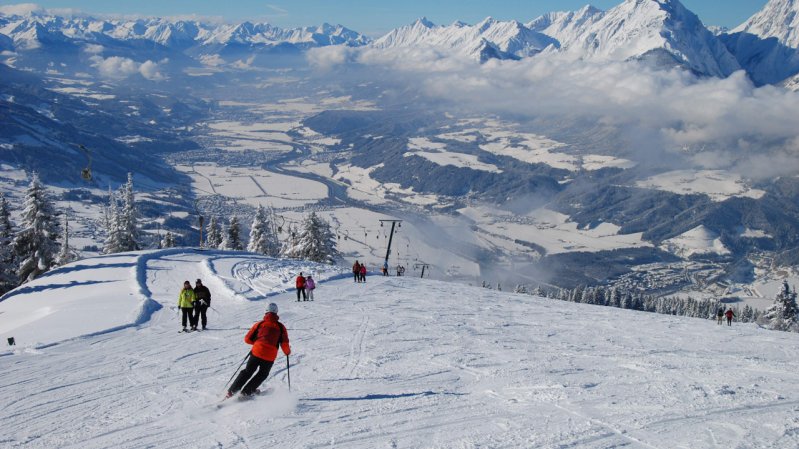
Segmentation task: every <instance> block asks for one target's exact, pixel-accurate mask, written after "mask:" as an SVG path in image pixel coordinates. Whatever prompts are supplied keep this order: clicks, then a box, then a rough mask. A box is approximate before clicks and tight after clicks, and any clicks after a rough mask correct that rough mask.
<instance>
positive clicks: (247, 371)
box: [230, 354, 275, 395]
mask: <svg viewBox="0 0 799 449" xmlns="http://www.w3.org/2000/svg"><path fill="white" fill-rule="evenodd" d="M274 363H275V362H269V361H266V360H264V359H260V358H258V357H256V356H254V355H252V354H250V358H249V360H247V366H245V367H244V369H243V370H241V372H240V373H239V375H238V376H236V380H235V381H233V385H231V386H230V392H231V393H233V394H235V393H236V392H237V391H239V390H241V394H244V395H250V394H253V393H255V390H256V389H258V387H259V386H260V385H261V383H263V381H265V380H266V378H267V376H269V371H270V370H271V369H272V365H273V364H274ZM256 371H257V373H256ZM253 374H255V375H254V376H253ZM250 377H252V379H250ZM248 380H249V382H247V381H248ZM245 383H246V385H245ZM242 386H244V388H242Z"/></svg>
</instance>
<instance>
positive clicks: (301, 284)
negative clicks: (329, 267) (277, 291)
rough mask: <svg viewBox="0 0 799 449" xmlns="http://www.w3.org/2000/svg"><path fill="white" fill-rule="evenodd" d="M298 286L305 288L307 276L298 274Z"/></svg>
mask: <svg viewBox="0 0 799 449" xmlns="http://www.w3.org/2000/svg"><path fill="white" fill-rule="evenodd" d="M297 288H305V278H304V277H302V276H297Z"/></svg>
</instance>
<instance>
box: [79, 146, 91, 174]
mask: <svg viewBox="0 0 799 449" xmlns="http://www.w3.org/2000/svg"><path fill="white" fill-rule="evenodd" d="M78 148H80V150H81V151H83V153H84V154H85V155H86V159H87V160H88V163H87V164H86V168H84V169H82V170H81V171H80V177H81V178H83V180H84V181H91V180H92V155H91V154H90V153H89V150H87V149H86V147H84V146H83V145H80V144H79V145H78Z"/></svg>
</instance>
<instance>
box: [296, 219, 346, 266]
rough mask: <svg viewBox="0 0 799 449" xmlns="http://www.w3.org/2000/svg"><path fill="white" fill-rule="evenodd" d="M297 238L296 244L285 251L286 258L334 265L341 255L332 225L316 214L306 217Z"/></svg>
mask: <svg viewBox="0 0 799 449" xmlns="http://www.w3.org/2000/svg"><path fill="white" fill-rule="evenodd" d="M296 238H297V240H296V243H295V244H294V245H293V246H290V247H286V249H285V250H284V251H283V254H284V255H285V256H287V257H291V258H296V259H304V260H310V261H312V262H320V263H328V264H333V263H334V261H335V259H336V258H337V257H338V255H339V254H338V251H337V250H336V239H335V236H334V234H333V231H332V230H331V229H330V223H328V222H327V221H325V220H323V219H322V218H320V217H319V216H318V215H316V212H311V214H310V215H308V216H307V217H305V219H304V220H303V222H302V225H301V230H300V234H299V235H297V237H296Z"/></svg>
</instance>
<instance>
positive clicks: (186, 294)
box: [178, 281, 197, 332]
mask: <svg viewBox="0 0 799 449" xmlns="http://www.w3.org/2000/svg"><path fill="white" fill-rule="evenodd" d="M195 299H196V298H195V297H194V290H193V289H192V288H191V282H189V281H185V282H183V290H181V291H180V295H178V307H180V311H181V312H182V313H183V330H182V331H181V332H188V331H189V330H188V329H186V322H187V321H188V324H189V325H190V326H191V330H195V329H197V324H196V323H195V322H194V300H195Z"/></svg>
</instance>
